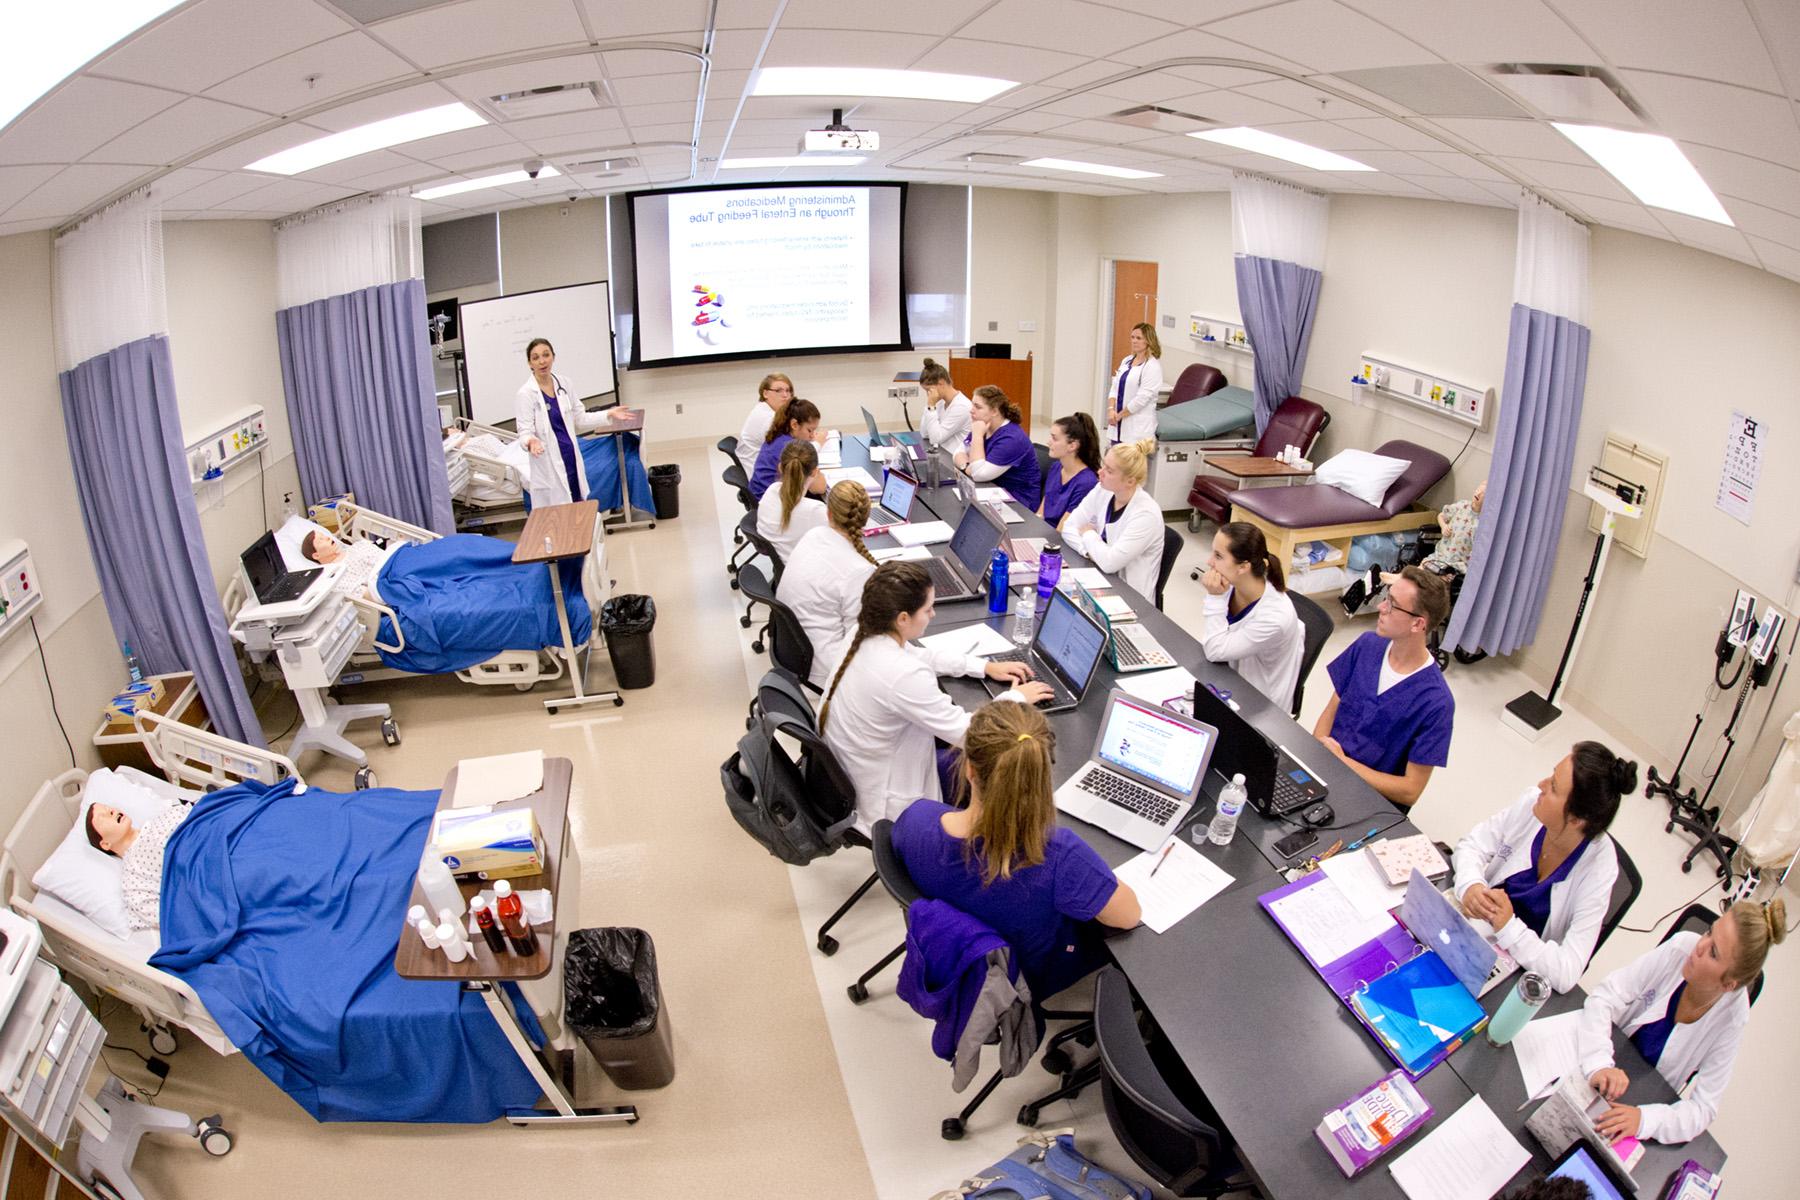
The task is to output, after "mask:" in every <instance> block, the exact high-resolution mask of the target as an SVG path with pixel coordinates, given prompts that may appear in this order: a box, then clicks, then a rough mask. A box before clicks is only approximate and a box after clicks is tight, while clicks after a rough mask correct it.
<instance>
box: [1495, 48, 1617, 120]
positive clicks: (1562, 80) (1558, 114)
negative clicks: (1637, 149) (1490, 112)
mask: <svg viewBox="0 0 1800 1200" xmlns="http://www.w3.org/2000/svg"><path fill="white" fill-rule="evenodd" d="M1488 71H1489V74H1490V75H1491V76H1492V78H1493V80H1494V82H1495V83H1497V84H1499V85H1500V86H1501V87H1503V88H1505V89H1506V90H1507V91H1509V92H1511V93H1512V94H1513V95H1514V96H1516V97H1518V98H1519V99H1520V100H1523V101H1524V102H1525V103H1527V104H1529V105H1531V107H1533V108H1535V109H1537V110H1538V111H1539V112H1541V113H1543V114H1544V115H1545V116H1546V117H1548V118H1550V119H1551V120H1552V121H1573V122H1577V123H1580V124H1590V125H1623V126H1626V127H1627V128H1630V127H1633V126H1641V125H1643V124H1644V123H1645V122H1644V112H1643V109H1641V108H1639V107H1638V103H1637V101H1636V100H1634V99H1632V97H1631V93H1630V92H1627V91H1626V90H1625V85H1624V84H1622V83H1620V82H1619V81H1618V80H1617V79H1615V78H1613V76H1612V73H1611V72H1610V71H1607V70H1606V69H1605V68H1604V67H1588V66H1565V65H1558V64H1555V63H1499V64H1496V65H1495V66H1492V67H1490V68H1488Z"/></svg>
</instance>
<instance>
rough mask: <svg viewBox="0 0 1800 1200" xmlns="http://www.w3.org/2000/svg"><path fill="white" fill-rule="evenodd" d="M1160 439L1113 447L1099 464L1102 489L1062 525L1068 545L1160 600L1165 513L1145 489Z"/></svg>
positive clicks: (1092, 492)
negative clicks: (1158, 583)
mask: <svg viewBox="0 0 1800 1200" xmlns="http://www.w3.org/2000/svg"><path fill="white" fill-rule="evenodd" d="M1154 453H1156V439H1155V438H1146V439H1144V440H1143V441H1141V442H1127V443H1125V444H1124V445H1121V446H1114V447H1113V448H1112V449H1111V450H1108V451H1107V452H1106V456H1105V457H1104V458H1102V459H1101V460H1100V486H1098V487H1096V488H1095V489H1094V490H1093V491H1091V492H1089V493H1088V494H1087V496H1086V497H1085V498H1084V499H1083V500H1082V502H1081V503H1080V504H1078V505H1076V507H1075V509H1074V511H1073V512H1071V513H1069V515H1068V518H1067V519H1066V520H1065V521H1064V522H1063V540H1064V541H1065V542H1067V543H1068V544H1069V545H1070V546H1071V547H1073V548H1074V549H1075V550H1076V551H1078V552H1079V553H1081V554H1085V555H1087V557H1088V558H1090V559H1092V560H1093V563H1094V565H1095V566H1096V567H1099V568H1100V569H1101V570H1102V571H1104V572H1106V573H1107V574H1108V575H1117V576H1118V577H1119V578H1121V579H1123V580H1124V581H1125V586H1126V587H1129V588H1132V589H1134V590H1136V591H1137V593H1138V594H1139V595H1141V596H1143V597H1144V598H1145V599H1146V600H1151V599H1154V598H1155V596H1156V577H1157V575H1158V574H1159V573H1161V570H1162V547H1163V519H1162V509H1160V508H1158V507H1157V506H1156V500H1155V498H1154V497H1152V496H1151V495H1150V493H1149V492H1147V491H1145V490H1144V480H1145V479H1147V478H1149V475H1150V456H1151V455H1152V454H1154Z"/></svg>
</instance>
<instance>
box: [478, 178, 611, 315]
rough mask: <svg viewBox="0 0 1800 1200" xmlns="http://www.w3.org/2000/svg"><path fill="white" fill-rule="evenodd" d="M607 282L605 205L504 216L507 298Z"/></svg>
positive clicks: (548, 207) (582, 203)
mask: <svg viewBox="0 0 1800 1200" xmlns="http://www.w3.org/2000/svg"><path fill="white" fill-rule="evenodd" d="M606 277H607V267H606V202H605V201H604V200H578V201H576V202H575V203H573V204H569V203H562V204H539V205H535V206H534V207H531V208H511V209H507V210H506V211H505V212H503V213H501V214H500V280H501V282H502V283H503V284H504V285H505V287H506V293H505V294H507V295H509V296H510V295H515V294H517V293H519V292H535V291H538V290H539V289H541V288H550V287H564V286H566V285H568V284H571V283H592V282H594V281H595V280H596V279H605V278H606ZM470 298H471V299H473V298H474V297H473V296H471V297H470Z"/></svg>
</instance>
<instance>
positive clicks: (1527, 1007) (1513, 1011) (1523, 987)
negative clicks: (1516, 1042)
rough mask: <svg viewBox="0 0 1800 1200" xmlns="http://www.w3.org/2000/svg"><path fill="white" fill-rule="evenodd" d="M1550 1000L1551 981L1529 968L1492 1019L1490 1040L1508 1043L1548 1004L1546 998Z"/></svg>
mask: <svg viewBox="0 0 1800 1200" xmlns="http://www.w3.org/2000/svg"><path fill="white" fill-rule="evenodd" d="M1548 999H1550V981H1549V980H1548V979H1545V978H1544V977H1543V976H1542V975H1539V974H1538V973H1537V972H1536V971H1527V972H1526V973H1525V977H1524V978H1523V979H1521V980H1519V984H1518V986H1517V987H1515V988H1513V990H1512V991H1510V992H1508V993H1507V994H1506V999H1505V1000H1504V1001H1502V1002H1501V1004H1500V1010H1499V1011H1498V1012H1496V1013H1495V1014H1494V1017H1493V1020H1491V1021H1489V1022H1488V1027H1487V1040H1488V1044H1489V1045H1490V1046H1504V1045H1506V1043H1508V1042H1510V1041H1512V1040H1513V1039H1514V1038H1516V1037H1518V1036H1519V1031H1520V1030H1521V1029H1524V1028H1525V1025H1526V1023H1527V1022H1528V1021H1530V1020H1531V1018H1532V1017H1534V1016H1536V1015H1537V1010H1538V1009H1540V1008H1542V1007H1544V1001H1546V1000H1548Z"/></svg>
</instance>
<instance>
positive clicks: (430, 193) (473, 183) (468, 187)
mask: <svg viewBox="0 0 1800 1200" xmlns="http://www.w3.org/2000/svg"><path fill="white" fill-rule="evenodd" d="M561 174H562V172H561V171H558V170H557V169H556V168H555V167H553V166H551V165H550V164H549V163H545V164H544V169H543V170H541V171H539V172H538V178H539V179H554V178H556V177H557V176H558V175H561ZM530 181H531V176H530V175H527V174H526V173H525V172H524V171H506V172H503V173H501V174H499V175H484V176H482V177H481V178H480V179H459V180H457V181H456V182H455V183H440V184H439V185H438V186H436V187H430V188H426V189H425V190H424V191H422V192H414V193H413V195H414V196H417V197H418V198H419V199H421V200H438V199H442V198H443V197H445V196H459V195H461V194H462V193H464V192H479V191H480V190H481V189H483V188H495V187H505V186H506V185H507V184H509V183H529V182H530Z"/></svg>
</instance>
